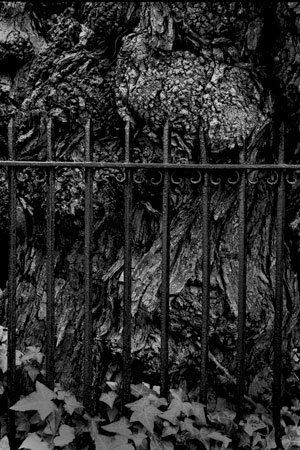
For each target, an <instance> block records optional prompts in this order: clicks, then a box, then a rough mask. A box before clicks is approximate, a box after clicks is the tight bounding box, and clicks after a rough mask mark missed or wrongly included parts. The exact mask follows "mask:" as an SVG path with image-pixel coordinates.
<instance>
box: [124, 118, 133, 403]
mask: <svg viewBox="0 0 300 450" xmlns="http://www.w3.org/2000/svg"><path fill="white" fill-rule="evenodd" d="M129 161H130V122H129V120H128V121H127V123H126V127H125V162H129ZM131 214H132V171H131V169H130V168H127V169H126V184H125V190H124V239H125V243H124V312H123V404H124V405H125V404H126V403H128V401H129V399H130V381H131V264H132V249H131V247H132V242H131V241H132V236H131V235H132V227H131Z"/></svg>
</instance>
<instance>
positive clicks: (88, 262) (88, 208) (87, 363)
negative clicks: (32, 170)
mask: <svg viewBox="0 0 300 450" xmlns="http://www.w3.org/2000/svg"><path fill="white" fill-rule="evenodd" d="M91 136H92V122H91V119H88V121H87V123H86V125H85V160H86V161H91V160H92V158H93V153H92V142H91V139H92V137H91ZM84 206H85V208H84V382H83V403H84V406H86V407H91V392H92V380H93V364H92V347H93V319H92V239H93V173H92V168H90V167H86V169H85V196H84Z"/></svg>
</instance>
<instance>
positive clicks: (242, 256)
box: [237, 147, 247, 417]
mask: <svg viewBox="0 0 300 450" xmlns="http://www.w3.org/2000/svg"><path fill="white" fill-rule="evenodd" d="M245 159H246V149H245V147H243V148H242V149H241V151H240V164H245ZM246 269H247V255H246V171H245V170H242V171H241V180H240V186H239V279H238V343H237V417H241V415H242V413H243V404H244V389H245V364H244V361H245V320H246V289H247V287H246Z"/></svg>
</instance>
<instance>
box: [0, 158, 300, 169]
mask: <svg viewBox="0 0 300 450" xmlns="http://www.w3.org/2000/svg"><path fill="white" fill-rule="evenodd" d="M0 166H3V167H35V168H43V167H44V168H46V167H79V168H85V167H92V168H95V169H109V168H112V169H120V168H123V169H152V170H153V169H154V170H155V169H158V170H184V171H188V170H192V171H193V170H195V169H196V170H203V171H205V170H210V171H214V170H217V171H220V170H225V171H231V170H237V171H243V170H268V171H269V170H270V171H272V170H275V171H280V170H300V164H284V163H278V164H250V163H249V164H246V163H245V164H196V163H189V164H178V163H164V162H162V163H152V162H149V163H136V162H103V161H102V162H97V161H91V162H88V161H25V160H24V161H9V160H0Z"/></svg>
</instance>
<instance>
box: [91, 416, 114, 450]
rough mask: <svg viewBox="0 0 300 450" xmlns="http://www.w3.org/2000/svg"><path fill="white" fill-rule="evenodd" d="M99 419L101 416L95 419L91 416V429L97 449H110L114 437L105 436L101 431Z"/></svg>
mask: <svg viewBox="0 0 300 450" xmlns="http://www.w3.org/2000/svg"><path fill="white" fill-rule="evenodd" d="M99 420H100V419H99V418H95V419H94V418H92V417H89V431H90V434H91V437H92V439H93V441H94V443H95V450H108V448H109V446H110V445H111V443H112V442H113V439H114V438H113V437H112V436H104V435H103V434H100V433H99V431H98V423H99Z"/></svg>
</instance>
